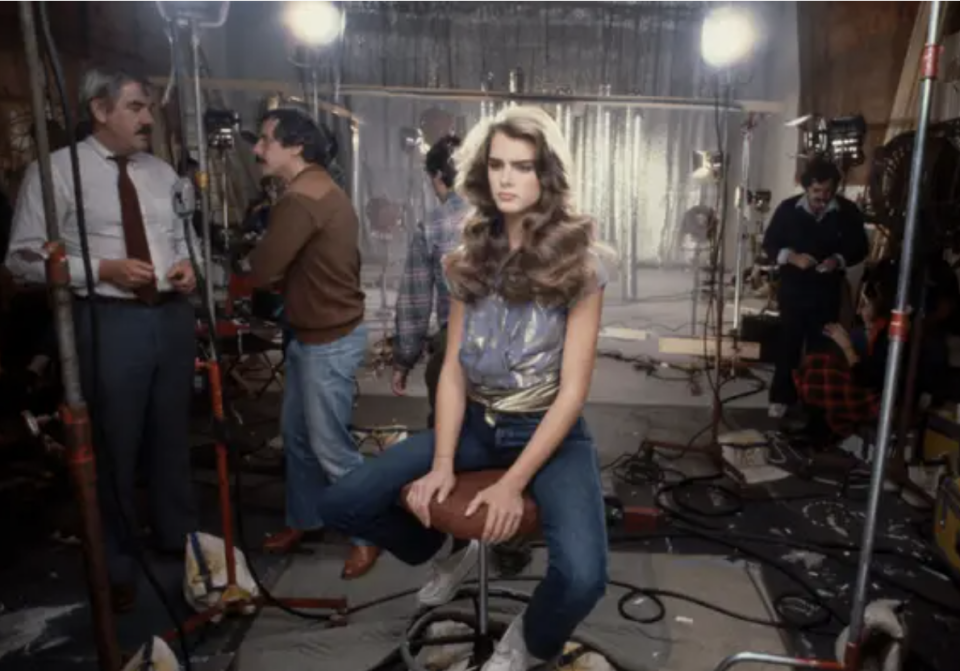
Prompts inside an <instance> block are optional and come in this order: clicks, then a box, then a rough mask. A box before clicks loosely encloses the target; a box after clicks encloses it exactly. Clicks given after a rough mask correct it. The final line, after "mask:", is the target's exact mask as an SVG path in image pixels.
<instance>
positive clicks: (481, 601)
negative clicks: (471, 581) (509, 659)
mask: <svg viewBox="0 0 960 671" xmlns="http://www.w3.org/2000/svg"><path fill="white" fill-rule="evenodd" d="M477 574H478V575H479V576H480V584H479V585H478V588H479V592H480V593H479V594H478V597H477V598H478V603H477V610H478V611H479V612H478V613H477V619H478V620H479V622H477V630H478V631H477V633H478V634H479V635H480V636H484V637H485V636H487V635H488V634H489V633H490V632H489V631H488V629H487V628H488V627H489V625H490V622H489V620H490V604H489V599H490V549H489V548H488V547H487V544H486V543H480V557H479V562H478V566H477Z"/></svg>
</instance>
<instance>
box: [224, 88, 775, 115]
mask: <svg viewBox="0 0 960 671" xmlns="http://www.w3.org/2000/svg"><path fill="white" fill-rule="evenodd" d="M236 83H237V84H243V80H237V81H236ZM256 84H257V82H249V83H248V88H249V87H250V85H256ZM271 90H274V91H275V90H276V86H274V88H273V89H271ZM321 90H322V91H324V92H327V90H328V87H321ZM340 91H341V92H342V93H343V95H346V96H357V97H373V98H383V97H390V98H418V99H424V100H426V99H431V100H451V101H461V102H480V101H482V100H494V101H500V102H505V103H511V102H513V103H521V104H540V105H544V104H557V103H568V104H569V103H583V104H585V105H600V106H603V107H650V108H659V109H675V110H681V109H685V110H700V111H704V110H709V111H714V110H716V109H717V102H716V100H713V99H709V100H707V99H702V98H672V97H666V96H629V95H607V94H604V93H598V94H597V95H569V94H561V93H510V92H509V91H491V90H486V91H484V90H471V89H434V88H427V87H413V86H378V85H369V84H344V85H342V86H341V87H340ZM724 108H726V109H731V110H736V111H744V112H760V113H764V114H779V113H781V112H782V111H783V109H784V107H783V104H782V103H779V102H772V101H767V100H738V101H733V100H729V101H726V102H722V103H721V109H724Z"/></svg>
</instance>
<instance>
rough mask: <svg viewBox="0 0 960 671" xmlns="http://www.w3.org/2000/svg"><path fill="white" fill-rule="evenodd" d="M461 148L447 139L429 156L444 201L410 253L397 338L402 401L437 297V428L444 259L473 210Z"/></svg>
mask: <svg viewBox="0 0 960 671" xmlns="http://www.w3.org/2000/svg"><path fill="white" fill-rule="evenodd" d="M459 146H460V139H459V138H457V137H456V136H449V137H445V138H443V139H442V140H439V141H438V142H437V143H436V144H434V145H433V146H432V147H431V148H430V151H429V152H428V153H427V157H426V160H425V161H424V168H425V170H426V173H427V176H428V177H429V178H430V183H431V184H432V186H433V189H434V191H435V192H436V194H437V198H438V199H439V200H440V206H439V207H437V208H436V209H434V210H433V211H432V212H431V213H430V217H429V219H428V221H427V222H426V224H423V223H421V224H419V225H418V226H417V229H416V232H415V233H414V235H413V238H412V239H411V240H410V248H409V250H408V252H407V264H406V267H405V268H404V271H403V279H402V280H401V281H400V291H399V294H398V296H397V308H396V310H397V333H396V338H395V339H394V343H393V393H395V394H397V395H398V396H402V395H403V394H405V393H406V390H407V378H408V377H409V375H410V370H411V369H412V368H413V367H414V366H415V365H416V363H417V361H419V360H420V356H421V355H422V353H423V347H424V344H425V343H426V342H427V340H428V332H429V328H430V317H431V315H432V313H433V306H434V295H436V307H437V326H438V328H439V331H438V333H437V334H436V335H435V336H434V337H433V338H432V339H430V344H429V354H430V358H429V359H428V361H427V369H426V372H425V373H424V378H425V381H426V383H427V396H428V398H429V400H430V416H429V418H428V420H427V422H428V424H429V426H430V427H433V420H434V410H435V408H436V400H437V382H438V381H439V379H440V370H441V368H442V367H443V355H444V352H445V350H446V344H447V342H446V341H447V338H446V336H447V315H448V313H449V310H450V299H449V295H448V293H447V285H446V282H445V281H444V279H443V266H442V259H443V257H444V255H445V254H446V253H447V252H449V251H451V250H453V249H454V248H455V247H456V246H457V245H459V244H460V227H461V224H462V223H463V219H464V217H465V216H466V213H467V205H466V203H465V202H464V201H463V199H462V198H460V196H458V195H457V194H456V193H455V192H454V190H453V183H454V181H455V180H456V177H457V172H456V168H455V167H454V162H453V154H454V152H455V151H456V149H457V147H459Z"/></svg>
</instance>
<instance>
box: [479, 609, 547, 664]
mask: <svg viewBox="0 0 960 671" xmlns="http://www.w3.org/2000/svg"><path fill="white" fill-rule="evenodd" d="M541 664H543V660H540V659H537V658H535V657H534V656H533V655H531V654H530V653H529V652H528V651H527V643H526V641H525V640H524V638H523V615H522V614H521V615H518V616H517V618H516V619H515V620H514V621H513V622H512V623H510V627H509V628H508V629H507V632H506V633H505V634H504V635H503V638H501V639H500V641H499V642H498V643H497V647H496V648H495V649H494V651H493V656H491V657H490V659H489V660H488V661H487V663H486V664H484V665H483V668H482V669H481V670H480V671H529V670H530V669H532V668H533V667H535V666H539V665H541Z"/></svg>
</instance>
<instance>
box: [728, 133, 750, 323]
mask: <svg viewBox="0 0 960 671" xmlns="http://www.w3.org/2000/svg"><path fill="white" fill-rule="evenodd" d="M749 124H750V122H749V121H747V125H746V127H745V128H744V129H743V143H742V144H741V149H740V151H741V155H740V189H739V198H738V199H737V252H736V261H734V267H735V270H734V278H733V330H734V331H739V329H740V301H741V299H742V297H743V256H744V250H743V244H744V241H745V238H746V236H747V227H748V226H749V224H750V204H749V200H750V198H749V194H750V144H751V142H750V140H751V138H752V135H753V131H752V130H751V129H750V125H749Z"/></svg>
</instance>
